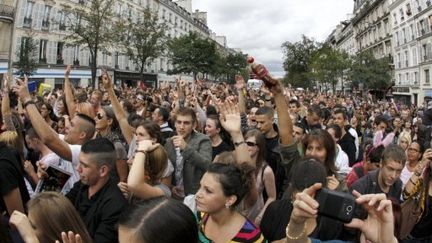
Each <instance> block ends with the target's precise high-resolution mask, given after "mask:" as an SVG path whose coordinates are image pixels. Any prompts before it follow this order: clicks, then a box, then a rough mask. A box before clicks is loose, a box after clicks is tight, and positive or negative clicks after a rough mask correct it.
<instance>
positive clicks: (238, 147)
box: [218, 101, 256, 168]
mask: <svg viewBox="0 0 432 243" xmlns="http://www.w3.org/2000/svg"><path fill="white" fill-rule="evenodd" d="M218 108H219V112H220V115H221V117H220V122H221V125H222V127H223V128H224V129H225V130H226V131H227V132H228V133H229V134H230V135H231V138H232V140H233V143H234V146H235V150H234V155H235V158H236V162H237V163H239V164H242V163H247V164H248V165H250V166H251V167H253V168H255V167H256V164H255V161H253V160H252V159H251V157H250V154H249V151H248V149H247V147H246V143H245V141H244V137H243V134H242V132H241V121H240V120H241V119H240V111H239V107H238V105H237V104H234V103H233V102H231V101H225V103H220V104H219V105H218Z"/></svg>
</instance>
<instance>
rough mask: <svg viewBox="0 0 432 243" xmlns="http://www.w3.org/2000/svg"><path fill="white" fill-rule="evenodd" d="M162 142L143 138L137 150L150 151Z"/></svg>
mask: <svg viewBox="0 0 432 243" xmlns="http://www.w3.org/2000/svg"><path fill="white" fill-rule="evenodd" d="M159 145H160V144H158V143H155V142H153V141H152V140H142V141H139V142H138V146H137V149H136V151H144V152H150V151H153V150H155V149H156V148H157V147H158V146H159Z"/></svg>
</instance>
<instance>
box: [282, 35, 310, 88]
mask: <svg viewBox="0 0 432 243" xmlns="http://www.w3.org/2000/svg"><path fill="white" fill-rule="evenodd" d="M282 48H283V51H284V54H285V61H284V64H283V65H284V69H285V71H286V72H287V74H286V76H285V82H288V83H290V84H291V85H293V86H294V87H302V88H311V87H312V86H313V82H312V81H311V79H310V76H309V72H310V67H309V64H310V58H311V56H312V54H313V53H314V51H315V50H316V49H317V43H316V42H315V41H314V40H312V39H309V38H308V37H306V36H304V35H303V36H302V40H301V41H298V42H294V43H292V42H289V41H287V42H285V43H283V44H282Z"/></svg>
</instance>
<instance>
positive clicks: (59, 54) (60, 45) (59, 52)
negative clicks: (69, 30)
mask: <svg viewBox="0 0 432 243" xmlns="http://www.w3.org/2000/svg"><path fill="white" fill-rule="evenodd" d="M63 47H64V43H63V42H58V43H57V64H63Z"/></svg>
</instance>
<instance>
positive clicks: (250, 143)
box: [246, 142, 257, 147]
mask: <svg viewBox="0 0 432 243" xmlns="http://www.w3.org/2000/svg"><path fill="white" fill-rule="evenodd" d="M246 145H247V146H249V147H255V146H257V144H256V143H254V142H246Z"/></svg>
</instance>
